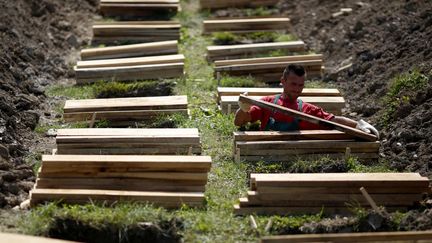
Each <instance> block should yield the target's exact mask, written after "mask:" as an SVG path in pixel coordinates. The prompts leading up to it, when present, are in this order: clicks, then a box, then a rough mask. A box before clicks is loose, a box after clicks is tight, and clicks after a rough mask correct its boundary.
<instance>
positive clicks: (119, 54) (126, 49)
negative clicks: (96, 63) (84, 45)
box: [81, 40, 178, 60]
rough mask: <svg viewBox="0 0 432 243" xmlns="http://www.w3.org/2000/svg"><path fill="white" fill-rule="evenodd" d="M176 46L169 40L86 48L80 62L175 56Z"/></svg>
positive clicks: (175, 43)
mask: <svg viewBox="0 0 432 243" xmlns="http://www.w3.org/2000/svg"><path fill="white" fill-rule="evenodd" d="M177 46H178V41H177V40H170V41H158V42H150V43H140V44H130V45H121V46H108V47H96V48H88V49H84V50H81V60H101V59H113V58H129V57H144V56H160V55H169V54H177V53H178V47H177Z"/></svg>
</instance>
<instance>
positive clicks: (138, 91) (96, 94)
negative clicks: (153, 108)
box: [46, 80, 176, 99]
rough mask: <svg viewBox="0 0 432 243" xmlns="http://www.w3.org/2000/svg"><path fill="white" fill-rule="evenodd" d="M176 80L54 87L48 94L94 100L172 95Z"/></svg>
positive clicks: (101, 82) (100, 82)
mask: <svg viewBox="0 0 432 243" xmlns="http://www.w3.org/2000/svg"><path fill="white" fill-rule="evenodd" d="M175 84H176V82H175V80H164V81H162V82H161V81H154V80H143V81H134V82H117V81H115V82H104V81H99V82H96V83H93V84H86V85H80V86H76V85H75V86H70V85H53V86H51V87H49V88H48V90H47V92H46V94H47V95H48V96H49V97H56V96H61V97H66V98H68V99H94V98H107V97H110V98H119V97H137V96H139V97H144V96H161V95H172V94H173V93H174V86H175Z"/></svg>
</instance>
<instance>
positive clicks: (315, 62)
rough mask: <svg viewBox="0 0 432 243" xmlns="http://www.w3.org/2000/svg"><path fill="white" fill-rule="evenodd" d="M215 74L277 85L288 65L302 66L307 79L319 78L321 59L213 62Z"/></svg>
mask: <svg viewBox="0 0 432 243" xmlns="http://www.w3.org/2000/svg"><path fill="white" fill-rule="evenodd" d="M214 63H215V69H214V70H215V73H218V72H219V73H222V74H228V75H231V76H252V77H254V78H255V79H257V80H261V81H264V82H266V83H278V82H280V78H281V76H282V72H283V70H284V69H285V68H286V67H287V66H288V65H289V64H297V65H302V66H303V67H304V68H305V70H306V72H307V77H321V76H322V70H323V59H322V55H320V54H311V55H298V56H282V57H262V58H247V59H234V60H219V61H215V62H214Z"/></svg>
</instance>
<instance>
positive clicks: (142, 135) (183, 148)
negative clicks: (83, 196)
mask: <svg viewBox="0 0 432 243" xmlns="http://www.w3.org/2000/svg"><path fill="white" fill-rule="evenodd" d="M56 143H57V154H106V155H116V154H120V155H122V154H131V155H133V154H137V155H143V154H148V155H154V154H158V155H163V154H166V155H175V154H201V141H200V136H199V132H198V129H196V128H126V129H123V128H76V129H59V130H58V131H57V137H56Z"/></svg>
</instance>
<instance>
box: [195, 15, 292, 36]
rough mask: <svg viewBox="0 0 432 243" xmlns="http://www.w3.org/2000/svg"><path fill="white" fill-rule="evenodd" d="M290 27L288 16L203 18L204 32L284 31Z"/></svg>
mask: <svg viewBox="0 0 432 243" xmlns="http://www.w3.org/2000/svg"><path fill="white" fill-rule="evenodd" d="M290 28H291V24H290V19H289V18H282V17H279V18H276V17H274V18H244V19H212V20H204V34H211V33H214V32H231V33H237V34H241V33H253V32H267V31H283V32H286V31H288V30H289V29H290Z"/></svg>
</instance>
